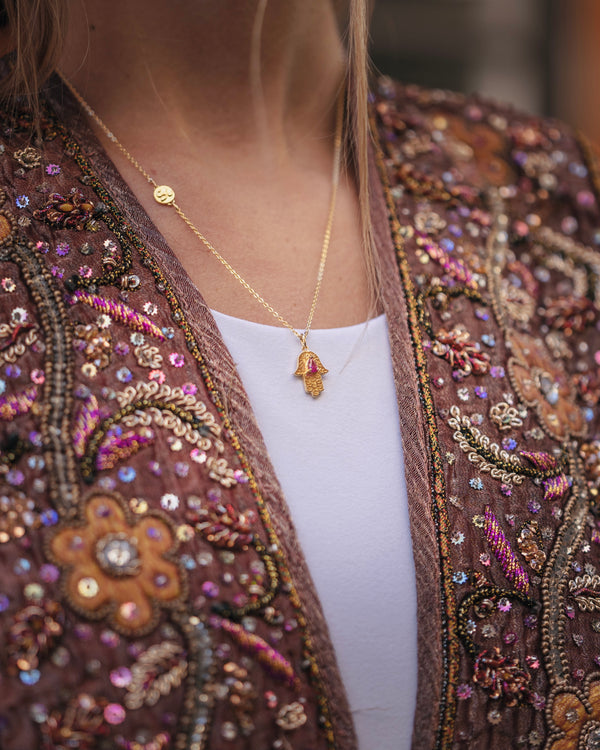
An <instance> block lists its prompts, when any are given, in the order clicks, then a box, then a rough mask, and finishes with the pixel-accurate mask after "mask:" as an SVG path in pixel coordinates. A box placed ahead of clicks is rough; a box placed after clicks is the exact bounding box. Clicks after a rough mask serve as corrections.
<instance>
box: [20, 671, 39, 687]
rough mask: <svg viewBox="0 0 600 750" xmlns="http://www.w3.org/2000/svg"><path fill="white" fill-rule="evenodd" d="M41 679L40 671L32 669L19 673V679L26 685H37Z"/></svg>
mask: <svg viewBox="0 0 600 750" xmlns="http://www.w3.org/2000/svg"><path fill="white" fill-rule="evenodd" d="M40 677H41V674H40V671H39V669H30V670H28V671H27V672H19V679H20V680H21V682H22V683H23V684H24V685H28V686H31V685H35V684H36V683H38V682H39V680H40Z"/></svg>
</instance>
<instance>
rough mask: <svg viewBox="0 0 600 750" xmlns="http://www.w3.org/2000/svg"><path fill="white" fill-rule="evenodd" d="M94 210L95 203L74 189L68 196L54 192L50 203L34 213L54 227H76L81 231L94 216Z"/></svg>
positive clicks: (37, 217) (36, 216)
mask: <svg viewBox="0 0 600 750" xmlns="http://www.w3.org/2000/svg"><path fill="white" fill-rule="evenodd" d="M93 211H94V206H93V204H92V203H90V201H89V200H87V199H86V198H84V196H83V195H82V194H81V193H79V192H77V191H76V190H73V191H72V192H71V193H70V194H69V195H67V196H63V195H60V194H59V193H52V194H51V195H50V197H49V200H48V203H46V205H45V206H44V207H43V208H39V209H36V210H35V211H34V212H33V215H34V217H35V218H36V219H42V220H43V221H46V222H47V223H48V224H50V226H52V227H59V228H61V229H76V230H77V231H79V232H81V231H83V230H84V229H85V228H86V225H87V224H88V222H89V221H90V219H91V218H92V213H93Z"/></svg>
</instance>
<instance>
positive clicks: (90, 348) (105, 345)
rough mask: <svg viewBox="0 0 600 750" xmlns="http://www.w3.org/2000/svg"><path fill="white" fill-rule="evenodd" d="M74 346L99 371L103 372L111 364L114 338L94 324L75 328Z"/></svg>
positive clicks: (80, 325)
mask: <svg viewBox="0 0 600 750" xmlns="http://www.w3.org/2000/svg"><path fill="white" fill-rule="evenodd" d="M73 346H74V347H75V349H76V350H77V351H80V352H82V354H83V355H84V356H85V358H86V360H87V361H88V362H91V363H92V364H94V365H95V366H96V367H97V368H98V369H99V370H103V369H104V368H105V367H108V365H109V364H110V355H111V351H112V336H111V333H110V331H109V330H108V329H104V330H101V329H100V328H99V327H98V326H97V325H94V324H93V323H88V324H87V325H84V324H83V323H81V324H79V325H78V326H75V337H74V339H73Z"/></svg>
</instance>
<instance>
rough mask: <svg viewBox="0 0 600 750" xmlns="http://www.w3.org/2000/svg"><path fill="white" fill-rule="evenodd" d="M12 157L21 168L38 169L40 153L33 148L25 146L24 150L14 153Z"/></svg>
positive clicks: (40, 159) (40, 158)
mask: <svg viewBox="0 0 600 750" xmlns="http://www.w3.org/2000/svg"><path fill="white" fill-rule="evenodd" d="M13 156H14V157H15V159H16V160H17V161H18V162H19V164H20V165H21V166H22V167H25V169H33V168H34V167H39V165H40V164H41V161H42V156H41V154H40V152H39V151H38V150H37V148H34V147H33V146H25V148H22V149H19V150H18V151H15V152H14V154H13Z"/></svg>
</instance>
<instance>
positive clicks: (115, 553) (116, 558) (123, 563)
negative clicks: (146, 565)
mask: <svg viewBox="0 0 600 750" xmlns="http://www.w3.org/2000/svg"><path fill="white" fill-rule="evenodd" d="M96 559H97V560H98V563H99V565H100V567H101V568H102V569H103V570H104V571H106V572H107V573H110V574H111V575H116V576H132V575H137V574H138V573H139V572H140V567H141V561H140V558H139V555H138V548H137V539H135V537H130V536H127V534H125V533H123V532H119V533H116V534H106V536H103V537H102V538H101V539H99V540H98V542H97V543H96Z"/></svg>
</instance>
